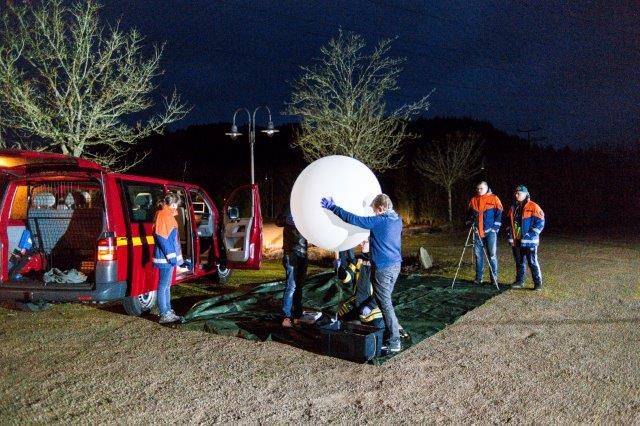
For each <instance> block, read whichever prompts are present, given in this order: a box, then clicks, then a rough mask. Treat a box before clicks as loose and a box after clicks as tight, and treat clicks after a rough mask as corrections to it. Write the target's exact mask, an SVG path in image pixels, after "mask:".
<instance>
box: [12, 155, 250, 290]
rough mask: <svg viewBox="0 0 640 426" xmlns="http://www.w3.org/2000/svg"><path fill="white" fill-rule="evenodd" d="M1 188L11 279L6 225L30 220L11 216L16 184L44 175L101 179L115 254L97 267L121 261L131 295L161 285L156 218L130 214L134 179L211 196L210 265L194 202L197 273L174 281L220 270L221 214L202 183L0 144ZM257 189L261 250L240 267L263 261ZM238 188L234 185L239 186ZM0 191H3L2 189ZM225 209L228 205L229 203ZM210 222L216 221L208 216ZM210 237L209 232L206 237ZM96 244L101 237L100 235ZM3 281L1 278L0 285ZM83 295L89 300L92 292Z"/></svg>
mask: <svg viewBox="0 0 640 426" xmlns="http://www.w3.org/2000/svg"><path fill="white" fill-rule="evenodd" d="M0 171H1V172H2V174H1V175H0V179H2V180H0V190H3V189H4V196H3V199H2V200H1V201H2V204H1V205H0V243H2V251H1V252H0V254H1V256H2V262H4V263H3V265H2V275H1V278H2V281H3V282H6V281H7V280H8V279H9V277H8V271H7V268H6V266H5V265H6V259H8V256H9V254H10V250H11V249H12V248H10V247H8V237H7V227H8V226H12V225H13V226H21V225H24V223H25V221H21V220H12V219H10V213H11V205H12V198H13V194H14V192H15V188H16V187H17V185H19V184H20V183H22V184H24V183H25V182H26V181H27V179H28V181H29V182H30V183H32V182H38V181H39V180H46V181H47V182H51V181H65V180H70V179H73V178H75V179H80V180H82V179H85V180H86V179H89V180H93V181H95V182H100V183H101V186H102V192H103V197H104V211H105V215H104V219H103V222H104V228H103V231H104V232H103V234H104V233H105V232H106V233H109V235H110V236H111V237H112V238H114V239H115V241H116V260H114V261H100V260H96V269H97V268H98V266H99V265H101V262H116V263H117V273H116V274H117V281H119V282H127V286H128V290H127V294H126V295H127V296H137V295H140V294H144V293H147V292H149V291H153V290H155V289H156V288H157V281H158V271H157V269H156V268H154V267H153V264H152V262H151V260H152V258H153V250H154V241H153V223H150V222H142V221H141V222H133V221H131V220H130V214H129V210H128V204H127V203H128V201H127V199H126V197H127V196H126V195H125V189H124V186H123V183H126V182H130V183H134V184H156V185H160V186H162V188H163V190H164V192H166V191H167V190H168V189H169V188H180V189H183V190H184V193H185V194H187V196H188V198H189V205H191V200H190V198H191V197H192V193H193V192H197V193H198V194H199V195H200V196H202V197H203V199H204V200H205V201H206V204H207V205H208V207H209V214H210V218H209V220H210V221H211V220H212V221H213V224H214V225H212V226H213V235H212V236H211V237H210V238H211V239H212V245H211V250H210V251H209V262H208V263H207V265H206V266H205V265H203V264H201V259H200V237H199V236H198V228H197V221H196V217H195V214H194V211H193V208H191V207H189V208H188V210H187V214H188V217H189V219H190V220H189V224H190V232H191V233H190V234H189V237H190V241H191V242H192V244H193V247H192V248H191V250H192V254H193V259H192V260H193V271H192V273H187V274H182V275H180V276H179V277H176V276H175V273H174V278H173V281H174V283H176V282H181V281H185V280H192V279H194V278H197V277H202V276H205V275H208V274H212V273H214V272H216V266H217V264H218V263H219V262H221V261H222V259H221V250H220V243H221V241H220V238H219V233H218V230H219V224H220V222H219V220H220V217H219V214H218V210H217V209H216V207H215V205H214V203H213V201H212V199H211V197H210V196H209V195H208V194H207V193H206V191H204V190H203V189H202V188H201V187H199V186H197V185H194V184H190V183H184V182H175V181H170V180H166V179H159V178H153V177H145V176H136V175H130V174H122V173H111V172H108V171H107V170H105V169H104V168H103V167H101V166H99V165H98V164H96V163H93V162H91V161H87V160H83V159H78V158H73V157H68V156H64V155H59V154H48V153H47V154H44V153H38V152H28V151H12V150H0ZM251 188H252V191H253V192H252V193H253V203H254V211H253V214H254V216H255V226H253V227H252V229H251V237H250V238H251V241H252V243H253V244H254V245H255V247H256V250H257V251H258V252H257V253H254V254H252V256H250V259H249V260H248V261H247V262H246V263H235V262H234V263H233V264H232V265H228V266H229V267H231V268H237V269H258V268H259V267H260V263H261V257H262V256H261V247H262V217H261V213H260V197H259V191H258V188H257V185H253V186H251ZM234 192H235V191H234ZM0 195H1V192H0ZM225 211H226V207H225ZM209 223H211V222H209ZM207 238H209V237H207ZM96 244H97V241H96ZM1 286H2V283H0V287H1ZM78 299H80V300H87V296H86V295H84V296H82V298H81V297H80V296H78Z"/></svg>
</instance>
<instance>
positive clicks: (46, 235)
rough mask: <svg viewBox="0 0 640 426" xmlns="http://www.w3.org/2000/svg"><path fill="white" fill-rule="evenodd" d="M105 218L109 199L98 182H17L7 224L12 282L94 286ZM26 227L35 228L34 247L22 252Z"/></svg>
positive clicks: (33, 229)
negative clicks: (21, 247)
mask: <svg viewBox="0 0 640 426" xmlns="http://www.w3.org/2000/svg"><path fill="white" fill-rule="evenodd" d="M103 218H104V200H103V195H102V191H101V186H100V184H99V183H98V182H92V181H40V182H37V183H23V184H19V185H17V186H16V187H15V191H14V193H13V198H12V205H11V211H10V220H9V226H8V227H7V236H8V244H9V246H8V249H9V253H10V255H11V256H10V259H8V267H9V281H10V282H11V283H13V284H17V285H34V284H39V285H47V286H63V287H68V286H72V287H82V286H91V285H92V283H93V282H95V259H96V250H97V241H98V238H99V236H100V234H101V233H102V230H103ZM25 231H28V232H29V233H30V236H31V242H32V247H31V248H30V249H29V250H27V251H26V252H24V253H21V252H19V250H18V247H19V245H20V241H21V239H22V238H23V235H25ZM27 235H28V234H27Z"/></svg>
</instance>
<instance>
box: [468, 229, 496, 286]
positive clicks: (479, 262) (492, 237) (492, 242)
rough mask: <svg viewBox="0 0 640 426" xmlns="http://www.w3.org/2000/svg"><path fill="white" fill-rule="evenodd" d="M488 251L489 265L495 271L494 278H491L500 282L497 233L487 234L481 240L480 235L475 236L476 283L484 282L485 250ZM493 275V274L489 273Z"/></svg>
mask: <svg viewBox="0 0 640 426" xmlns="http://www.w3.org/2000/svg"><path fill="white" fill-rule="evenodd" d="M483 247H484V248H486V250H487V256H489V264H490V265H491V269H493V277H491V276H490V278H491V280H492V281H493V280H494V278H495V280H496V281H497V280H498V233H497V232H495V231H491V232H487V233H486V234H485V236H484V238H479V237H478V235H475V234H474V236H473V254H474V256H475V259H476V281H478V282H482V276H483V275H484V260H485V257H484V250H483ZM489 275H491V272H489Z"/></svg>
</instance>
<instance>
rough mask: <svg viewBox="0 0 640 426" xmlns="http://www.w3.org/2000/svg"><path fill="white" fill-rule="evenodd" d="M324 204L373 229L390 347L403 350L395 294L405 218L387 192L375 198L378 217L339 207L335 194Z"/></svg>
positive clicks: (376, 276) (374, 256)
mask: <svg viewBox="0 0 640 426" xmlns="http://www.w3.org/2000/svg"><path fill="white" fill-rule="evenodd" d="M320 204H321V206H322V207H323V208H325V209H327V210H330V211H331V212H333V213H334V214H335V215H336V216H338V217H339V218H340V219H342V220H343V221H345V222H346V223H349V224H351V225H355V226H358V227H360V228H363V229H368V230H370V231H371V237H370V245H371V262H372V265H373V270H374V273H373V276H374V280H373V286H374V293H375V295H376V297H377V298H378V304H379V305H380V309H381V310H382V315H383V316H384V322H385V327H386V329H387V332H388V333H389V341H388V342H387V344H386V347H387V350H388V351H389V352H399V351H400V333H399V327H398V319H397V318H396V313H395V310H394V308H393V303H392V301H391V294H392V292H393V287H394V286H395V284H396V280H397V279H398V275H399V274H400V266H401V263H402V253H401V246H402V236H401V234H402V218H401V217H400V216H399V215H398V214H397V213H396V212H395V211H394V210H393V203H392V202H391V199H390V198H389V196H388V195H386V194H379V195H378V196H376V197H375V198H374V199H373V202H372V203H371V207H372V208H373V211H374V213H375V216H358V215H356V214H353V213H350V212H348V211H346V210H344V209H342V208H340V207H339V206H337V205H336V204H335V203H334V201H333V198H332V197H329V198H322V200H321V202H320ZM383 349H384V346H383Z"/></svg>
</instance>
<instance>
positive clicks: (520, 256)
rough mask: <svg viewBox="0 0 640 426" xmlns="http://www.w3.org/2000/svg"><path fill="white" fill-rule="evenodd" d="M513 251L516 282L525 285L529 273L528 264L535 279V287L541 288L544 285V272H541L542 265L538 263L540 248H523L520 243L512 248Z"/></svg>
mask: <svg viewBox="0 0 640 426" xmlns="http://www.w3.org/2000/svg"><path fill="white" fill-rule="evenodd" d="M512 250H513V259H514V260H515V261H516V282H517V283H524V276H525V274H526V272H527V265H526V263H528V264H529V268H530V269H531V276H532V277H533V285H534V286H536V287H540V286H541V285H542V272H541V271H540V263H538V247H537V246H535V247H521V246H520V242H519V241H518V242H516V244H515V245H514V246H513V247H512ZM525 260H526V263H525Z"/></svg>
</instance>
